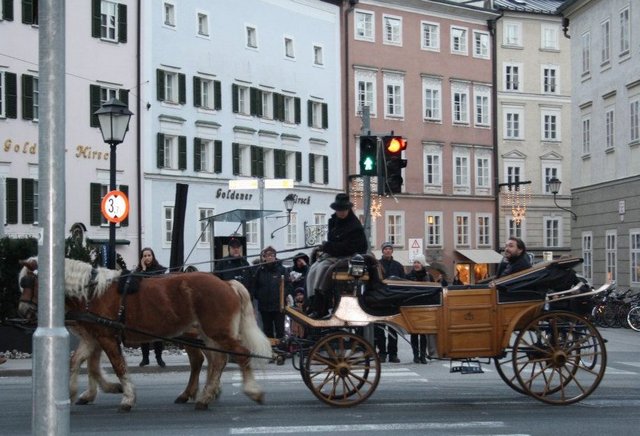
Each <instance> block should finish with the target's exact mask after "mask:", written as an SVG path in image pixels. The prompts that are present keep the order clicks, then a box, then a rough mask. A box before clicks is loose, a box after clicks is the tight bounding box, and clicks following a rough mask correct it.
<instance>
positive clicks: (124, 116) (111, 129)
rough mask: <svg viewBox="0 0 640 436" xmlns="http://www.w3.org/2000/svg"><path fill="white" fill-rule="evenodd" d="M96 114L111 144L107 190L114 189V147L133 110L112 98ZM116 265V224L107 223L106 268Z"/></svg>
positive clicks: (121, 135) (103, 133)
mask: <svg viewBox="0 0 640 436" xmlns="http://www.w3.org/2000/svg"><path fill="white" fill-rule="evenodd" d="M94 115H97V116H98V121H99V123H100V131H101V132H102V139H103V141H104V142H106V143H107V144H109V145H110V146H111V154H110V155H109V157H110V169H109V176H110V177H109V190H110V191H115V190H116V147H117V145H118V144H120V143H122V141H124V137H125V135H126V134H127V131H128V130H129V121H130V120H131V115H133V112H131V111H130V110H129V108H128V107H127V105H126V104H124V103H122V102H121V101H120V100H117V99H115V98H112V99H111V100H109V101H107V102H105V103H104V104H103V105H102V106H101V107H100V109H98V110H97V111H95V112H94ZM115 267H116V224H115V222H110V223H109V250H108V254H107V268H109V269H115Z"/></svg>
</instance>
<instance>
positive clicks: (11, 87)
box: [4, 73, 18, 118]
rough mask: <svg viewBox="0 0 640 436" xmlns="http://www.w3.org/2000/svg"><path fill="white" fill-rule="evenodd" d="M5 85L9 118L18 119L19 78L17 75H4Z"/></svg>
mask: <svg viewBox="0 0 640 436" xmlns="http://www.w3.org/2000/svg"><path fill="white" fill-rule="evenodd" d="M4 83H5V87H6V92H5V97H6V98H7V108H6V112H5V113H6V115H7V118H17V117H18V78H17V76H16V74H15V73H4Z"/></svg>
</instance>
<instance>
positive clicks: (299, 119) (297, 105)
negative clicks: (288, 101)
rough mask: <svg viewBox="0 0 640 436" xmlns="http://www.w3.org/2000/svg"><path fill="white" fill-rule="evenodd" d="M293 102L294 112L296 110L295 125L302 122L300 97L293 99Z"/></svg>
mask: <svg viewBox="0 0 640 436" xmlns="http://www.w3.org/2000/svg"><path fill="white" fill-rule="evenodd" d="M293 102H294V104H295V110H296V114H295V116H296V118H295V121H296V124H300V123H301V122H302V115H301V112H302V110H301V109H300V97H295V98H294V99H293Z"/></svg>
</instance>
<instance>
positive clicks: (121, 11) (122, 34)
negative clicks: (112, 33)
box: [118, 3, 127, 42]
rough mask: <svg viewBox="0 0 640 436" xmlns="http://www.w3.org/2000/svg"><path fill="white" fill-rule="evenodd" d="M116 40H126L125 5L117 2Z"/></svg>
mask: <svg viewBox="0 0 640 436" xmlns="http://www.w3.org/2000/svg"><path fill="white" fill-rule="evenodd" d="M118 42H127V5H123V4H122V3H119V4H118Z"/></svg>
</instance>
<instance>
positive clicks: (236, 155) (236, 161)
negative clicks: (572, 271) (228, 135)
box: [231, 142, 240, 176]
mask: <svg viewBox="0 0 640 436" xmlns="http://www.w3.org/2000/svg"><path fill="white" fill-rule="evenodd" d="M231 153H232V154H233V156H232V164H233V165H232V166H233V168H232V171H233V175H234V176H237V175H240V144H238V143H237V142H234V143H232V144H231Z"/></svg>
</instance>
